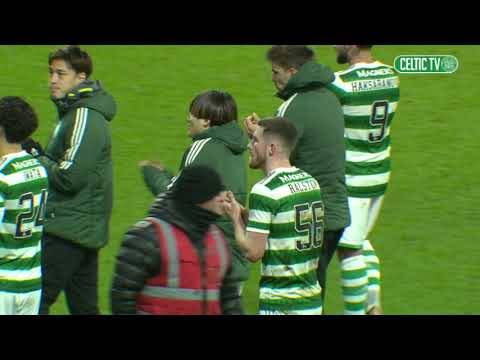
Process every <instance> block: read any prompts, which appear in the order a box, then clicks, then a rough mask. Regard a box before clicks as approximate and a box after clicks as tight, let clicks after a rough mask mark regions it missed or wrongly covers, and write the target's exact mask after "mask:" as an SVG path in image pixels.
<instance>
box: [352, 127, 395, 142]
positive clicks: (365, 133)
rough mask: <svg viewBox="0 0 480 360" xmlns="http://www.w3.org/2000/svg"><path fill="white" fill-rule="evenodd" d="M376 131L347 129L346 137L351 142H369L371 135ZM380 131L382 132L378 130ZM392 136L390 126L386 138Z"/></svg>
mask: <svg viewBox="0 0 480 360" xmlns="http://www.w3.org/2000/svg"><path fill="white" fill-rule="evenodd" d="M373 131H374V130H371V129H366V130H365V129H349V128H345V137H346V138H347V139H350V140H362V141H368V140H369V136H370V134H371V133H372V132H373ZM378 131H381V129H378ZM388 135H390V126H389V127H388V128H387V131H385V137H387V136H388Z"/></svg>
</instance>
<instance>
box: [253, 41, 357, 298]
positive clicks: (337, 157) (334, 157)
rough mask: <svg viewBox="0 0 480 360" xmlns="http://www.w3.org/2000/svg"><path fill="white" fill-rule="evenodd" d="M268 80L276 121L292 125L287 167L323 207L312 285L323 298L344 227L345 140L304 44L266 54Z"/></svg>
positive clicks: (330, 76)
mask: <svg viewBox="0 0 480 360" xmlns="http://www.w3.org/2000/svg"><path fill="white" fill-rule="evenodd" d="M267 59H268V61H269V62H270V63H271V65H272V81H273V83H274V85H275V87H276V89H277V91H278V93H277V96H278V97H279V98H280V99H282V100H283V101H284V103H283V104H282V105H281V106H280V107H279V109H278V110H277V114H276V116H281V117H285V118H287V119H288V120H290V121H292V122H293V123H294V124H295V126H296V128H297V131H298V136H299V141H298V144H297V147H296V150H295V151H294V153H293V154H292V164H293V165H295V166H296V167H298V168H299V169H302V170H304V171H306V172H307V173H309V174H311V175H312V176H313V177H314V178H315V179H316V180H317V181H318V182H319V184H320V188H321V189H322V198H323V202H324V204H325V233H324V239H323V240H324V241H323V254H322V256H321V258H320V262H319V268H318V280H319V283H320V285H321V286H322V289H323V291H322V294H323V296H325V283H326V271H327V266H328V264H329V262H330V260H331V258H332V256H333V254H334V253H335V250H336V248H337V245H338V242H339V240H340V237H341V236H342V234H343V230H344V229H345V228H346V227H347V226H348V225H349V224H350V213H349V208H348V197H347V187H346V185H345V141H344V139H343V137H344V121H343V112H342V107H341V105H340V103H339V101H338V100H337V98H336V96H335V95H334V94H333V93H332V92H331V91H330V90H328V89H327V88H326V86H327V85H328V84H330V83H331V82H333V81H334V80H335V75H334V73H333V71H332V70H330V69H329V68H328V67H326V66H324V65H321V64H319V63H317V62H316V61H315V53H314V51H313V50H312V49H310V48H309V47H307V46H304V45H276V46H273V47H272V48H271V49H270V50H269V51H268V53H267ZM258 120H259V117H258V115H256V114H253V115H251V116H249V117H248V118H247V119H246V121H245V127H246V129H247V131H248V133H249V134H253V132H254V131H255V129H256V126H257V123H258Z"/></svg>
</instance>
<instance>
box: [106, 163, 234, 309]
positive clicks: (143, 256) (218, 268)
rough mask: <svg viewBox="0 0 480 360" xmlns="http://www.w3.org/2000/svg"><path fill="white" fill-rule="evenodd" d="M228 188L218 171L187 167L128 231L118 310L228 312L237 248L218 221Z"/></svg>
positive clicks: (116, 288)
mask: <svg viewBox="0 0 480 360" xmlns="http://www.w3.org/2000/svg"><path fill="white" fill-rule="evenodd" d="M224 190H225V187H224V185H223V183H222V181H221V179H220V176H219V175H218V173H217V172H216V171H215V170H213V169H211V168H209V167H207V166H200V165H198V166H190V167H187V168H185V169H184V170H183V171H182V173H181V175H180V176H179V177H178V179H177V181H176V182H175V184H174V186H172V188H171V189H170V190H169V191H167V192H166V193H164V194H163V195H161V196H159V197H158V198H157V200H156V201H155V202H154V204H153V206H152V208H151V209H150V212H149V216H148V217H147V218H145V219H144V220H142V221H140V222H138V223H137V224H135V225H134V226H133V227H132V228H130V230H128V232H127V233H126V235H125V237H124V239H123V242H122V245H121V248H120V250H119V253H118V255H117V259H116V264H115V273H114V277H113V283H112V288H111V292H110V294H111V308H112V313H113V314H116V315H121V314H132V315H133V314H150V315H221V314H223V313H224V311H223V303H224V302H225V299H224V296H223V295H224V294H223V293H222V288H223V285H224V279H225V276H226V274H227V273H228V272H229V271H231V249H230V248H229V246H228V243H227V241H225V238H224V236H223V234H222V232H221V231H220V230H219V229H218V228H217V226H216V225H214V223H215V222H216V221H217V220H218V219H219V217H220V216H221V215H222V214H223V212H224V210H223V209H224V201H225V191H224ZM238 309H239V312H238V313H241V308H240V304H238Z"/></svg>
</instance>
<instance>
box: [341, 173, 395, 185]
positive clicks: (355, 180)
mask: <svg viewBox="0 0 480 360" xmlns="http://www.w3.org/2000/svg"><path fill="white" fill-rule="evenodd" d="M345 178H346V180H347V184H348V185H349V186H376V185H382V184H386V183H388V180H389V179H390V172H386V173H383V174H375V175H355V176H351V175H346V176H345Z"/></svg>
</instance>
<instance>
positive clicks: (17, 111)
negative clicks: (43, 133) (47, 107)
mask: <svg viewBox="0 0 480 360" xmlns="http://www.w3.org/2000/svg"><path fill="white" fill-rule="evenodd" d="M0 126H1V127H3V130H4V132H5V138H6V139H7V141H8V142H9V143H15V144H20V143H22V142H24V141H25V140H27V139H28V138H29V137H30V135H32V134H33V133H34V132H35V130H37V128H38V118H37V115H36V114H35V111H34V110H33V108H32V107H31V106H30V105H29V104H28V103H27V102H26V101H25V100H23V99H22V98H20V97H18V96H5V97H3V98H1V99H0Z"/></svg>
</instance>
